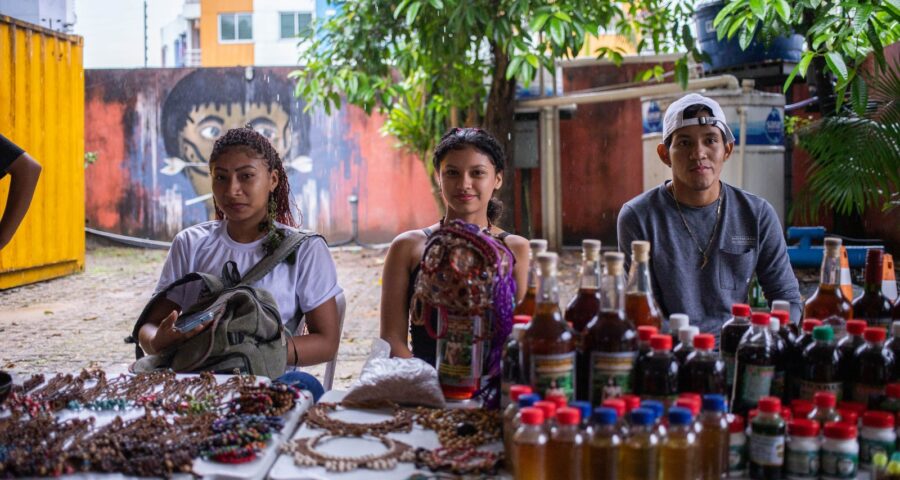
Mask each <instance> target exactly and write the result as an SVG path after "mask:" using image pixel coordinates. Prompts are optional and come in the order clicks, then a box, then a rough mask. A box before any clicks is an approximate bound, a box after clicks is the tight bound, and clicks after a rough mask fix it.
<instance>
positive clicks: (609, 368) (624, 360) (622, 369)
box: [579, 252, 637, 405]
mask: <svg viewBox="0 0 900 480" xmlns="http://www.w3.org/2000/svg"><path fill="white" fill-rule="evenodd" d="M603 259H604V260H605V262H606V273H605V274H604V275H603V280H602V282H601V287H600V314H599V315H598V316H597V318H596V319H594V320H593V321H592V322H591V323H590V324H589V325H588V326H587V329H585V331H584V334H583V336H582V348H583V351H584V356H585V359H586V360H587V361H588V362H589V365H590V368H585V369H581V371H580V372H579V373H580V375H581V380H582V381H585V382H586V383H587V388H588V399H589V400H590V402H591V404H593V405H600V404H601V403H602V402H603V401H604V400H606V399H608V398H612V397H618V396H620V395H622V394H626V393H629V392H630V391H631V373H632V369H633V368H634V359H635V356H637V334H636V332H635V329H634V325H633V324H632V323H631V322H629V321H628V320H627V319H626V318H625V310H624V308H623V303H624V301H623V300H624V298H623V297H624V294H625V271H624V267H623V262H624V255H623V254H621V253H619V252H607V253H605V254H604V255H603Z"/></svg>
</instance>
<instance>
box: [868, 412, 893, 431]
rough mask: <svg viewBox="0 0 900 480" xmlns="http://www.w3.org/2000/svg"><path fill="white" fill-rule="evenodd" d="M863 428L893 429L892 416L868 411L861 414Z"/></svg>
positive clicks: (886, 413)
mask: <svg viewBox="0 0 900 480" xmlns="http://www.w3.org/2000/svg"><path fill="white" fill-rule="evenodd" d="M863 426H866V427H872V428H894V416H893V415H891V414H890V413H888V412H881V411H878V410H870V411H868V412H866V413H864V414H863Z"/></svg>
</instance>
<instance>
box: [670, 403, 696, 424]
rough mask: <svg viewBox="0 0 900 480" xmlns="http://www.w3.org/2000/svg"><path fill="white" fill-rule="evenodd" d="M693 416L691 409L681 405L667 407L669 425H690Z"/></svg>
mask: <svg viewBox="0 0 900 480" xmlns="http://www.w3.org/2000/svg"><path fill="white" fill-rule="evenodd" d="M691 420H693V417H692V415H691V411H690V410H688V409H686V408H682V407H672V408H670V409H669V425H690V424H691Z"/></svg>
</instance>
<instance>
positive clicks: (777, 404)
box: [759, 397, 781, 413]
mask: <svg viewBox="0 0 900 480" xmlns="http://www.w3.org/2000/svg"><path fill="white" fill-rule="evenodd" d="M759 411H760V412H765V413H779V412H781V399H780V398H778V397H763V398H760V399H759Z"/></svg>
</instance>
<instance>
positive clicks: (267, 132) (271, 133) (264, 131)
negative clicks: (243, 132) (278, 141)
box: [253, 125, 275, 142]
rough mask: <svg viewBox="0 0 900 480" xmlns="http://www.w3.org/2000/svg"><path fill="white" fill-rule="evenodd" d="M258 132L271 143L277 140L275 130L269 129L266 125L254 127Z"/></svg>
mask: <svg viewBox="0 0 900 480" xmlns="http://www.w3.org/2000/svg"><path fill="white" fill-rule="evenodd" d="M253 129H254V130H256V133H258V134H260V135H262V136H264V137H266V139H268V140H269V141H270V142H271V141H273V140H275V129H274V128H272V127H268V126H265V125H257V126H255V127H253Z"/></svg>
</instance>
